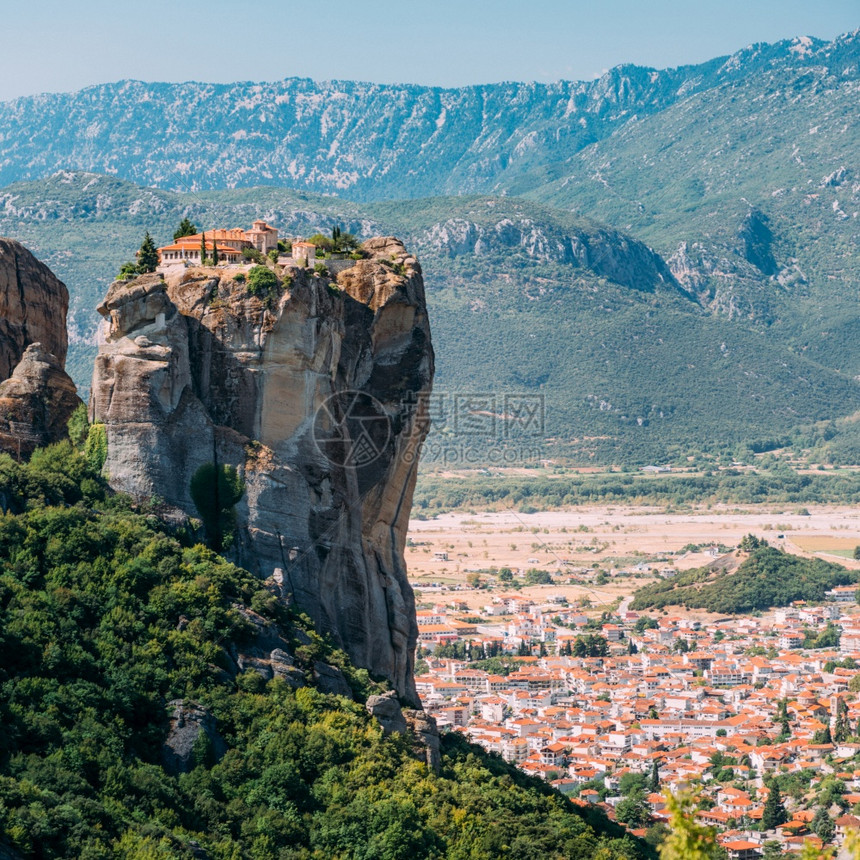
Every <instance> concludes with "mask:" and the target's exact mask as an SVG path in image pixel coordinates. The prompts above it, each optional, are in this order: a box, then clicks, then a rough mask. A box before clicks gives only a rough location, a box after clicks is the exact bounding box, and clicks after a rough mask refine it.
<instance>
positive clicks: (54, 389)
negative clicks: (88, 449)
mask: <svg viewBox="0 0 860 860" xmlns="http://www.w3.org/2000/svg"><path fill="white" fill-rule="evenodd" d="M68 307H69V293H68V291H67V290H66V287H65V285H64V284H63V282H62V281H60V280H59V279H58V278H57V277H56V276H55V275H54V274H53V272H51V270H50V269H49V268H48V267H47V266H45V265H44V264H42V263H40V262H39V261H38V260H37V259H36V258H35V257H34V256H33V255H32V254H31V253H30V252H29V251H28V250H27V249H26V248H24V247H23V246H22V245H19V244H18V243H17V242H14V241H12V240H11V239H0V380H4V381H3V382H0V451H6V452H8V453H10V454H12V455H13V456H16V457H19V458H21V457H28V456H29V455H30V454H31V453H32V452H33V449H34V448H36V447H40V446H43V445H48V444H50V443H51V442H56V441H58V440H59V439H61V438H62V437H63V436H64V435H65V433H66V423H67V422H68V420H69V416H71V414H72V412H74V410H75V408H76V407H77V406H78V404H79V403H80V400H79V399H78V395H77V392H76V391H75V385H74V383H73V382H72V380H71V378H70V377H69V376H68V375H67V374H66V372H65V370H64V369H63V367H64V363H65V359H66V348H67V346H68V340H67V335H66V312H67V310H68Z"/></svg>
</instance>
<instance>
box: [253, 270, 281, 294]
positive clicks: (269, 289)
mask: <svg viewBox="0 0 860 860" xmlns="http://www.w3.org/2000/svg"><path fill="white" fill-rule="evenodd" d="M277 288H278V277H277V275H276V274H275V273H274V272H273V271H272V270H271V269H270V268H269V267H268V266H253V267H252V268H251V271H249V272H248V292H249V293H250V294H251V295H252V296H263V297H266V296H269V295H271V294H272V293H273V292H274V291H275V290H277Z"/></svg>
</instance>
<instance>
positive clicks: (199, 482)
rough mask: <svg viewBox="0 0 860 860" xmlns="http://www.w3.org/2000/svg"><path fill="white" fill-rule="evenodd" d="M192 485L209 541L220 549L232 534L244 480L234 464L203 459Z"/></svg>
mask: <svg viewBox="0 0 860 860" xmlns="http://www.w3.org/2000/svg"><path fill="white" fill-rule="evenodd" d="M189 489H190V493H191V499H192V501H193V502H194V505H195V507H196V508H197V511H198V512H199V514H200V518H201V519H202V520H203V527H204V528H205V529H206V537H207V538H208V540H209V545H210V546H211V547H212V549H214V550H215V551H216V552H219V551H220V550H221V548H222V547H223V546H224V545H225V543H229V540H230V539H231V538H232V530H233V527H234V525H235V522H236V511H235V508H234V506H235V505H236V503H237V502H238V501H239V500H240V499H241V498H242V495H243V494H244V492H245V482H244V481H243V480H242V479H241V477H240V476H239V473H238V472H237V471H236V469H235V468H234V467H233V466H229V465H226V464H224V465H219V466H216V465H215V464H214V463H204V464H203V465H202V466H200V467H199V468H198V469H197V471H196V472H195V473H194V475H193V476H192V478H191V486H190V488H189Z"/></svg>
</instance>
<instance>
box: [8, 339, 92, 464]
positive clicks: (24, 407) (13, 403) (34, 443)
mask: <svg viewBox="0 0 860 860" xmlns="http://www.w3.org/2000/svg"><path fill="white" fill-rule="evenodd" d="M80 402H81V401H80V398H79V397H78V394H77V391H76V390H75V384H74V382H72V380H71V378H70V377H69V375H68V374H67V373H66V372H65V371H64V370H63V368H62V367H61V366H60V363H59V362H58V361H57V357H56V356H54V355H51V354H50V353H48V352H45V350H44V349H43V348H42V344H40V343H31V344H30V345H29V346H28V347H27V349H26V350H25V352H24V355H23V357H22V359H21V361H20V362H19V363H18V366H17V367H16V368H15V370H14V371H13V373H12V376H11V377H10V378H9V379H7V380H6V381H5V382H0V450H2V451H7V452H9V453H10V454H14V455H15V456H17V457H18V458H19V459H20V458H21V457H29V456H30V454H32V453H33V450H34V449H35V448H39V447H42V446H44V445H48V444H50V443H51V442H56V441H57V440H58V439H61V438H62V437H63V436H65V434H66V424H67V423H68V420H69V417H70V416H71V414H72V412H74V411H75V409H76V408H77V407H78V405H79V404H80Z"/></svg>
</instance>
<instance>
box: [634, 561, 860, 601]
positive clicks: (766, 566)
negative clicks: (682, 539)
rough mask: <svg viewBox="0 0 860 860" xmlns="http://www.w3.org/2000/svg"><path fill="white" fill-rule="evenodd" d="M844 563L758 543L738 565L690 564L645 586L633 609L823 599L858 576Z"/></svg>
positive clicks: (636, 596)
mask: <svg viewBox="0 0 860 860" xmlns="http://www.w3.org/2000/svg"><path fill="white" fill-rule="evenodd" d="M858 578H860V577H858V575H857V574H856V573H854V572H852V571H849V570H846V569H845V568H844V567H842V565H839V564H830V563H829V562H826V561H822V560H821V559H808V558H801V557H800V556H796V555H789V554H788V553H785V552H781V551H780V550H778V549H774V548H773V547H771V546H767V545H764V546H759V547H757V548H756V549H754V550H753V551H752V552H751V553H750V554H749V556H748V557H747V558H746V559H744V561H743V562H742V563H741V564H740V565H738V567H737V568H736V569H735V570H733V571H731V572H726V571H725V569H723V568H722V567H717V568H716V569H713V568H711V567H705V568H698V569H696V570H688V571H685V572H684V573H681V574H679V575H678V576H675V577H672V578H671V579H666V580H662V581H660V582H655V583H652V584H651V585H646V586H645V587H644V588H640V589H639V590H638V591H637V592H636V595H635V597H634V598H633V603H632V604H631V608H632V609H636V610H640V609H662V608H663V607H664V606H686V607H687V608H688V609H707V610H709V611H710V612H728V613H732V614H737V613H743V612H754V611H755V610H758V609H770V608H772V607H776V606H788V605H789V604H790V603H793V602H794V601H795V600H806V601H809V602H819V601H821V600H823V599H824V594H825V592H827V591H828V590H829V589H831V588H835V587H836V586H837V585H849V584H851V583H854V582H857V581H858Z"/></svg>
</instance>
